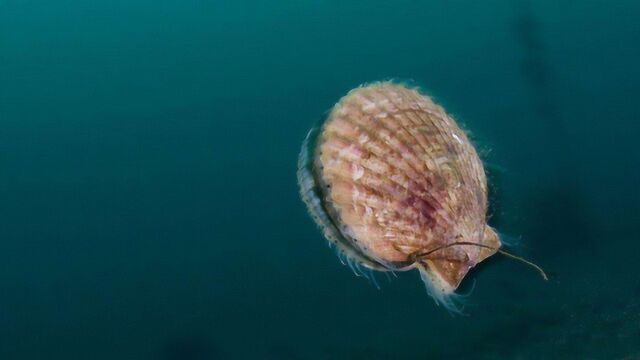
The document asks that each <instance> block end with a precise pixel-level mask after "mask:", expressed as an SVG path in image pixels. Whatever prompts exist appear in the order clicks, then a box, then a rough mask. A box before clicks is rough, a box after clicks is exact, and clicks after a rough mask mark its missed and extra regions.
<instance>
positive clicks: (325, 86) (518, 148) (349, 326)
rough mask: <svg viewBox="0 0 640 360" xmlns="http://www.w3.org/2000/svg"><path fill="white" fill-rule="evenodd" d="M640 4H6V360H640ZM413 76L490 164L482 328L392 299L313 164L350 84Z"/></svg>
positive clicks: (1, 72) (0, 306)
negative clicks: (316, 181) (365, 271)
mask: <svg viewBox="0 0 640 360" xmlns="http://www.w3.org/2000/svg"><path fill="white" fill-rule="evenodd" d="M639 18H640V5H638V3H637V2H636V1H625V0H621V1H614V2H610V1H571V0H564V1H549V0H543V1H530V2H526V1H507V0H502V1H500V0H491V1H458V0H455V1H443V2H436V1H416V0H398V1H377V0H371V1H356V0H350V1H325V0H314V1H242V0H240V1H230V0H225V1H214V0H188V1H142V0H132V1H102V0H99V1H84V2H81V1H37V0H27V1H25V0H20V1H18V0H4V1H0V172H1V174H0V199H2V200H1V201H0V358H1V359H45V358H46V359H114V358H115V359H161V360H162V359H167V360H169V359H172V360H173V359H187V360H188V359H439V358H448V359H637V358H640V327H639V326H638V324H640V301H639V300H638V299H639V298H640V278H639V277H638V273H637V263H638V262H639V261H640V255H639V254H640V236H639V235H638V224H639V223H640V193H639V192H638V185H639V184H640V151H639V150H638V141H637V137H638V133H639V131H640V122H639V120H640V107H639V106H638V99H637V98H638V94H639V93H640V67H639V66H638V64H639V63H640V45H638V44H639V43H638V39H639V38H640V22H638V19H639ZM389 78H395V79H400V80H403V81H412V82H413V83H415V84H418V85H420V86H422V88H423V89H424V90H425V91H426V92H427V93H429V94H430V95H432V96H433V97H435V98H436V99H437V100H438V101H439V102H440V103H442V104H443V105H444V106H445V107H446V108H447V110H448V111H449V112H451V113H452V114H453V115H454V116H455V117H456V118H457V119H458V120H459V121H460V122H462V123H463V124H464V125H465V127H466V128H467V129H469V130H470V131H472V137H473V139H474V140H475V142H476V144H477V145H478V147H479V148H480V149H482V150H483V153H485V159H486V161H487V163H489V164H491V165H495V167H496V168H498V169H499V170H497V171H495V172H493V171H492V173H491V179H492V180H491V182H492V193H493V201H494V205H493V208H492V213H493V216H492V218H491V223H492V224H493V225H495V226H496V227H497V228H498V229H499V230H500V231H501V232H503V233H505V234H507V235H509V236H510V237H511V238H513V239H516V240H517V239H519V240H518V241H516V242H517V244H515V246H514V248H513V251H514V252H516V253H518V254H521V255H525V256H527V257H528V258H531V259H532V260H535V261H536V262H537V263H539V264H540V265H541V266H543V267H544V268H545V269H546V270H547V272H548V273H549V274H550V278H551V279H550V281H549V282H543V281H542V280H541V279H540V278H539V277H538V274H536V273H535V272H534V271H531V270H530V269H528V268H526V267H524V266H522V265H521V264H519V263H516V262H513V261H509V260H508V259H504V258H494V259H492V260H491V261H488V262H487V263H486V264H483V265H482V266H479V268H477V269H476V270H474V271H473V273H472V274H471V276H469V277H468V278H467V280H466V281H465V283H464V284H463V291H467V290H471V287H472V286H471V285H472V284H473V282H474V281H475V283H476V286H475V290H474V291H473V293H472V295H471V296H470V297H469V299H468V302H469V303H470V305H469V306H468V307H467V309H466V313H467V316H451V315H450V314H449V313H447V312H446V311H445V310H444V309H442V308H439V307H437V306H436V305H435V304H434V303H433V301H432V300H431V299H430V298H429V296H428V295H427V294H426V291H425V290H424V288H423V285H422V284H421V283H420V281H419V276H418V274H417V273H415V272H410V273H403V274H399V276H398V278H393V279H392V280H391V281H387V280H386V279H385V278H384V276H381V277H378V279H379V280H380V282H381V287H382V289H381V290H377V289H376V288H375V287H374V286H373V285H371V284H370V283H368V282H367V281H366V280H363V279H362V278H357V277H355V276H354V275H353V274H352V273H351V272H350V270H349V269H348V267H346V266H342V265H341V264H340V262H339V261H338V259H337V258H336V256H335V255H334V253H333V251H332V250H331V249H329V248H328V247H327V246H326V241H325V240H324V239H323V238H322V235H321V233H320V231H319V230H318V229H317V228H316V227H315V226H314V224H313V222H312V220H311V219H310V217H309V216H308V215H307V213H306V210H305V207H304V204H303V203H302V202H301V201H300V199H299V196H298V190H297V185H296V178H295V170H296V157H297V153H298V150H299V147H300V145H301V142H302V140H303V138H304V136H305V134H306V132H307V131H308V129H309V128H310V127H311V126H312V125H313V124H314V123H315V122H317V121H318V120H319V119H321V118H322V117H323V116H324V115H325V113H326V111H327V110H328V109H329V108H330V107H331V106H332V105H333V104H334V103H335V102H336V101H337V100H338V99H339V98H340V97H341V96H342V95H344V94H345V93H346V92H347V91H348V90H349V89H351V88H353V87H355V86H357V85H359V84H361V83H364V82H369V81H374V80H380V79H389Z"/></svg>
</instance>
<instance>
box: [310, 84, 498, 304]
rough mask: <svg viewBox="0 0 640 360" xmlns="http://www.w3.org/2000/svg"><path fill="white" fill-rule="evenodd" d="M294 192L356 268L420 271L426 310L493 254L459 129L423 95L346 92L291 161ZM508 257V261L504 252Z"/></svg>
mask: <svg viewBox="0 0 640 360" xmlns="http://www.w3.org/2000/svg"><path fill="white" fill-rule="evenodd" d="M298 183H299V186H300V192H301V195H302V198H303V200H304V202H305V203H306V205H307V207H308V209H309V212H310V213H311V215H312V217H313V219H314V220H315V222H316V223H317V224H318V225H319V226H320V227H321V229H322V231H323V233H324V235H325V237H327V238H328V239H329V240H330V241H331V242H332V243H334V244H335V245H336V247H337V250H338V252H339V256H341V257H342V258H345V259H346V260H347V261H348V262H349V264H350V265H351V266H352V267H354V268H355V269H356V270H358V269H361V267H364V268H366V269H369V270H375V271H406V270H411V269H414V268H417V269H418V270H419V271H420V275H421V278H422V280H423V281H424V283H425V285H426V287H427V290H428V292H429V294H430V295H431V296H432V297H433V298H434V300H435V301H436V303H438V304H443V305H444V306H445V307H447V308H448V309H450V310H454V311H455V310H457V304H456V301H455V300H456V298H455V290H456V288H457V287H458V286H459V284H460V283H461V281H462V279H463V278H464V277H465V275H466V274H467V273H468V272H469V270H470V269H472V268H473V267H474V266H476V265H477V264H478V263H480V262H481V261H483V260H484V259H486V258H488V257H489V256H491V255H493V254H494V253H496V252H502V250H500V247H501V242H500V239H499V237H498V235H497V234H496V232H495V231H494V230H493V229H492V228H491V227H490V226H488V225H487V222H486V212H487V180H486V176H485V172H484V168H483V165H482V162H481V160H480V158H479V157H478V154H477V153H476V150H475V149H474V147H473V145H472V144H471V142H470V141H469V139H468V138H467V136H466V134H465V133H464V131H462V130H461V129H460V127H459V126H458V125H457V124H456V122H455V121H454V120H453V119H452V118H451V117H450V116H449V115H447V113H446V112H445V111H444V109H443V108H442V107H441V106H438V105H437V104H435V103H434V102H433V101H432V100H431V99H430V98H429V97H427V96H425V95H422V94H420V93H419V92H418V91H416V90H414V89H410V88H407V87H405V86H403V85H399V84H394V83H391V82H379V83H373V84H371V85H368V86H363V87H359V88H356V89H354V90H352V91H350V92H349V93H348V94H347V95H346V96H345V97H343V98H342V99H341V100H340V101H339V102H338V103H337V104H336V105H335V106H334V108H333V109H332V111H331V112H330V114H329V116H328V118H327V119H326V121H325V122H324V124H323V125H322V126H321V127H320V128H319V129H313V130H312V131H311V132H310V133H309V135H308V136H307V139H306V140H305V142H304V144H303V147H302V151H301V152H300V156H299V158H298ZM507 255H508V254H507Z"/></svg>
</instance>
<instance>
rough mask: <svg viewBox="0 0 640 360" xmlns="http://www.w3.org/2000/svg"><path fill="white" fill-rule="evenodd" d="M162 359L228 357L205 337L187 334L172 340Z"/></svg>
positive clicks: (165, 348) (205, 359)
mask: <svg viewBox="0 0 640 360" xmlns="http://www.w3.org/2000/svg"><path fill="white" fill-rule="evenodd" d="M159 358H160V359H161V360H213V359H226V358H228V357H226V356H223V354H222V353H221V352H220V351H219V350H218V349H217V348H216V347H215V346H213V345H212V344H211V343H210V342H209V341H207V340H206V339H205V338H203V337H198V336H185V337H178V338H174V339H172V340H170V341H169V342H168V343H167V344H166V345H165V346H164V349H163V351H162V354H161V355H160V357H159Z"/></svg>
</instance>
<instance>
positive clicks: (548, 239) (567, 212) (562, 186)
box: [513, 1, 595, 257]
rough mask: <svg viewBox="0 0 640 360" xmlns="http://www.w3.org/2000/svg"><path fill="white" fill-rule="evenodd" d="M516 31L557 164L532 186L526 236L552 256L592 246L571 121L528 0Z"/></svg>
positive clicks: (527, 77)
mask: <svg viewBox="0 0 640 360" xmlns="http://www.w3.org/2000/svg"><path fill="white" fill-rule="evenodd" d="M520 5H521V6H520V8H519V9H518V16H517V19H516V21H515V23H514V28H513V30H514V35H515V36H516V39H517V40H518V42H519V43H520V44H521V46H522V49H523V56H524V57H523V62H522V71H523V75H524V78H525V80H526V84H527V86H528V87H529V90H530V96H531V99H532V106H533V110H534V114H535V116H536V118H537V120H539V121H540V123H541V124H542V125H543V126H544V127H545V128H544V131H545V135H546V136H545V140H544V141H546V143H545V142H544V141H543V142H542V143H541V144H540V145H539V146H540V147H542V149H543V150H544V152H541V153H540V154H548V155H547V157H544V158H542V159H541V161H545V162H547V163H550V164H551V165H552V168H551V174H552V175H551V176H550V178H549V179H548V180H547V182H546V185H545V186H544V187H543V188H542V190H541V191H539V192H536V191H532V192H531V194H530V196H531V201H530V202H529V203H530V204H532V205H533V206H530V207H528V210H529V211H528V212H525V214H524V215H525V219H526V221H527V222H528V226H526V227H528V228H530V229H528V232H527V234H526V236H527V238H531V239H534V240H532V243H535V244H536V251H535V252H536V255H540V256H545V257H546V256H553V255H552V254H556V255H559V254H563V256H564V254H566V253H567V252H575V251H577V250H578V251H579V250H580V249H582V250H584V249H588V248H593V247H594V246H595V239H594V238H593V231H592V230H593V228H592V224H593V223H594V222H595V219H593V218H592V216H591V215H590V214H589V211H588V202H587V201H586V196H585V194H584V192H583V191H582V190H581V186H580V185H581V184H580V179H578V178H577V177H576V176H577V174H578V172H577V171H576V166H575V163H574V162H575V161H576V159H577V157H576V156H575V152H574V151H573V150H574V149H572V147H571V142H570V136H569V132H568V131H567V124H566V122H565V121H564V119H563V117H562V115H561V113H560V109H561V104H560V103H559V102H558V101H557V100H556V98H555V96H554V86H553V72H552V70H551V66H550V65H549V63H548V61H547V58H548V55H547V51H546V47H545V46H544V41H543V38H542V35H541V32H540V24H539V22H538V21H537V20H536V18H535V16H534V14H533V11H532V9H531V5H530V3H529V2H528V1H523V2H521V3H520Z"/></svg>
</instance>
